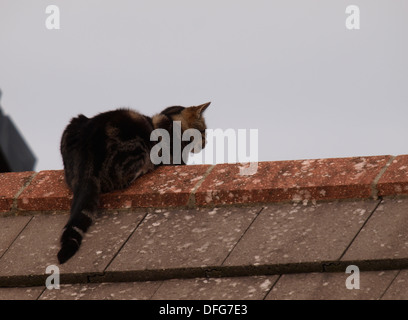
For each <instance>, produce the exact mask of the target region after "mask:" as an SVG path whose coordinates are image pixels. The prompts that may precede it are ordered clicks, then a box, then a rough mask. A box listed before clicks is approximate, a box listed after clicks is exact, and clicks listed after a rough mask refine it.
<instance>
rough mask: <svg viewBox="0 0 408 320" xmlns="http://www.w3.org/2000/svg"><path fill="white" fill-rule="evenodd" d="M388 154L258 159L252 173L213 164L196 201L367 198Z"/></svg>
mask: <svg viewBox="0 0 408 320" xmlns="http://www.w3.org/2000/svg"><path fill="white" fill-rule="evenodd" d="M389 159H390V156H376V157H355V158H334V159H316V160H294V161H276V162H259V163H258V170H257V172H256V173H255V174H254V175H251V176H242V175H240V174H239V165H235V164H222V165H217V166H216V167H215V168H214V169H213V170H212V171H211V173H210V174H209V175H208V177H207V178H206V179H205V181H204V182H203V183H202V184H201V186H200V188H199V189H198V190H197V192H196V194H195V197H196V204H197V205H222V204H239V203H241V204H244V203H257V202H278V201H309V200H312V201H313V200H333V199H345V198H369V197H370V196H371V192H372V191H371V184H372V182H373V181H374V179H375V178H376V177H377V175H378V174H379V173H380V171H381V170H382V168H383V167H384V166H385V165H386V163H387V161H388V160H389Z"/></svg>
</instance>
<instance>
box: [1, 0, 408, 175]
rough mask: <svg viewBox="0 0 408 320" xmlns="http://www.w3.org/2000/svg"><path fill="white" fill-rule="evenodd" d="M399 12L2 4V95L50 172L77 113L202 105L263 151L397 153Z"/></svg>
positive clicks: (338, 2)
mask: <svg viewBox="0 0 408 320" xmlns="http://www.w3.org/2000/svg"><path fill="white" fill-rule="evenodd" d="M50 4H54V5H57V6H58V7H59V9H60V14H61V29H60V30H47V29H46V27H45V20H46V18H47V15H46V14H45V8H46V7H47V5H50ZM350 4H354V5H357V6H359V8H360V11H361V29H360V30H353V31H351V30H347V29H346V27H345V20H346V17H347V15H346V14H345V8H346V7H347V5H350ZM407 17H408V2H407V1H406V0H392V1H390V0H381V1H380V0H365V1H362V0H360V1H358V0H352V1H343V0H334V1H327V0H314V1H312V0H292V1H290V0H284V1H272V0H268V1H259V0H255V1H249V0H245V1H237V0H234V1H232V0H220V1H214V0H206V1H201V0H200V1H191V0H190V1H187V0H184V1H182V0H178V1H177V0H176V1H175V0H173V1H165V0H158V1H147V0H146V1H144V0H143V1H123V0H121V1H100V0H99V1H96V0H95V1H89V0H86V1H84V0H82V1H79V0H70V1H61V0H53V1H42V0H36V1H32V0H0V46H1V50H0V88H1V90H2V91H3V97H2V100H1V101H0V104H1V105H2V107H3V111H4V112H5V113H6V114H8V115H10V116H11V117H12V119H13V121H14V122H15V124H16V125H17V126H18V128H19V129H20V131H21V132H22V133H23V135H24V136H25V138H26V140H27V142H28V143H29V145H30V146H31V148H32V149H33V151H34V152H35V154H36V156H37V157H38V164H37V167H36V170H38V171H39V170H46V169H61V168H62V161H61V157H60V154H59V141H60V137H61V134H62V131H63V129H64V128H65V126H66V125H67V123H68V122H69V120H70V118H71V117H73V116H76V115H77V114H79V113H83V114H85V115H87V116H93V115H95V114H97V113H99V112H102V111H106V110H109V109H114V108H117V107H131V108H133V109H135V110H138V111H140V112H142V113H144V114H147V115H153V114H154V113H157V112H159V111H160V110H161V109H163V108H164V107H167V106H170V105H185V106H188V105H196V104H201V103H204V102H206V101H212V105H211V106H210V107H209V108H208V110H207V111H206V119H207V125H208V127H209V128H214V129H215V128H221V129H227V128H233V129H244V128H246V129H258V130H259V160H261V161H269V160H286V159H311V158H327V157H345V156H361V155H382V154H395V155H396V154H406V153H408V152H407V149H408V147H407V143H406V137H408V125H407V119H408V108H407V107H408V104H407V102H408V79H407V77H408V62H407V57H408V45H407V42H408V36H407V35H408V19H407Z"/></svg>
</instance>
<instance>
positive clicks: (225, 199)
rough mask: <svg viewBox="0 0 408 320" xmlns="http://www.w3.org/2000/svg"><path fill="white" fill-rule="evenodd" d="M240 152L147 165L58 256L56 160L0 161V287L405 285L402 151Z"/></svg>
mask: <svg viewBox="0 0 408 320" xmlns="http://www.w3.org/2000/svg"><path fill="white" fill-rule="evenodd" d="M240 166H241V165H240V164H219V165H213V166H210V165H197V166H165V167H160V168H159V169H157V170H156V171H154V172H152V173H149V174H147V175H145V176H143V177H141V178H140V179H138V180H136V181H135V182H134V184H133V185H132V186H131V187H130V188H128V189H126V190H124V191H117V192H112V193H109V194H104V195H103V196H102V197H101V205H100V208H101V215H100V217H99V218H98V219H97V220H96V221H95V223H94V225H93V226H92V227H91V229H90V230H89V232H88V233H87V234H86V236H85V237H84V240H83V244H82V246H81V248H80V250H79V252H78V253H77V254H76V255H75V256H74V257H73V258H72V259H71V260H69V261H68V262H67V263H66V264H63V265H58V262H57V258H56V253H57V251H58V249H59V237H60V233H61V230H62V228H63V226H64V224H65V223H66V221H67V218H68V212H69V206H70V201H71V199H72V194H71V193H70V191H69V190H68V189H67V187H66V185H65V182H64V177H63V172H62V171H41V172H20V173H3V174H0V299H387V298H391V299H397V298H401V299H408V289H407V286H406V285H405V283H406V282H407V281H408V232H407V230H408V225H407V219H406V212H407V210H408V198H407V197H406V195H407V194H408V176H407V174H406V172H407V168H408V155H401V156H397V157H394V156H375V157H353V158H337V159H315V160H296V161H277V162H260V163H259V164H258V170H257V172H256V173H255V174H254V175H251V176H241V175H240V174H239V169H240ZM50 265H57V266H58V267H59V271H60V276H61V277H60V284H61V288H60V289H59V290H49V289H47V288H46V287H45V282H46V279H47V277H48V276H50V274H47V273H46V268H47V266H50ZM350 265H353V266H357V267H358V270H359V271H360V289H359V290H356V289H354V290H350V289H348V288H347V287H346V280H347V279H348V277H349V276H351V275H352V274H351V273H349V274H348V273H346V269H347V267H348V266H350ZM354 271H355V270H353V272H354Z"/></svg>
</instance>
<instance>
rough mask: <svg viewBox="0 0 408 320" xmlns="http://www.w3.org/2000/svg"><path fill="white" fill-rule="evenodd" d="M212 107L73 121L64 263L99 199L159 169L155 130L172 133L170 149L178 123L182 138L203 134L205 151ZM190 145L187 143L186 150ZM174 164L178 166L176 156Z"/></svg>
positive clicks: (66, 135)
mask: <svg viewBox="0 0 408 320" xmlns="http://www.w3.org/2000/svg"><path fill="white" fill-rule="evenodd" d="M209 105H210V102H207V103H204V104H202V105H199V106H193V107H181V106H173V107H168V108H166V109H164V110H163V111H162V112H160V113H159V114H156V115H154V116H153V117H148V116H144V115H142V114H140V113H138V112H136V111H133V110H130V109H117V110H113V111H107V112H103V113H100V114H98V115H96V116H95V117H93V118H87V117H86V116H84V115H82V114H81V115H78V116H77V117H76V118H73V119H72V120H71V122H70V123H69V124H68V126H67V127H66V128H65V130H64V132H63V134H62V138H61V146H60V149H61V155H62V160H63V165H64V172H65V181H66V183H67V185H68V187H69V188H70V189H71V190H72V192H73V199H72V204H71V210H70V217H69V220H68V222H67V224H66V225H65V227H64V229H63V232H62V236H61V239H60V242H61V249H60V251H59V252H58V255H57V257H58V261H59V263H60V264H63V263H65V262H66V261H67V260H69V259H70V258H71V257H72V256H73V255H74V254H75V253H76V252H77V251H78V250H79V247H80V245H81V242H82V237H83V234H84V233H85V232H86V231H87V230H88V228H89V227H90V226H91V224H92V217H94V216H95V214H96V211H97V208H98V201H99V196H100V194H101V193H106V192H110V191H113V190H120V189H124V188H127V187H128V186H129V185H130V184H131V183H132V182H133V181H134V180H135V179H137V178H138V177H140V176H141V175H143V174H146V173H147V172H149V171H152V170H154V169H155V168H156V167H157V166H158V165H154V164H153V162H152V161H151V159H150V151H151V149H152V147H153V146H154V145H155V144H156V143H159V141H161V140H159V141H151V138H150V137H151V133H152V131H153V130H155V129H165V130H167V132H168V133H169V135H170V138H171V139H170V141H171V142H170V144H171V145H170V146H169V148H170V149H171V148H172V141H173V130H172V129H173V121H180V123H181V133H182V132H184V131H185V130H187V129H197V130H199V131H200V133H201V137H202V146H201V147H202V148H204V147H205V142H206V141H205V129H206V124H205V120H204V117H203V112H204V111H205V110H206V109H207V108H208V106H209ZM188 143H190V142H188V141H187V142H185V141H183V142H182V144H181V145H182V148H183V146H185V145H186V144H188ZM182 150H183V149H182ZM182 150H181V151H182ZM198 151H200V150H197V149H195V150H194V152H198ZM170 154H173V152H170ZM170 164H173V158H172V157H171V158H170ZM174 164H177V163H174ZM181 164H185V162H184V161H181Z"/></svg>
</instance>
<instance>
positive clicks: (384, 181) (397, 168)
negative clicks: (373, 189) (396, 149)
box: [377, 155, 408, 196]
mask: <svg viewBox="0 0 408 320" xmlns="http://www.w3.org/2000/svg"><path fill="white" fill-rule="evenodd" d="M377 190H378V195H379V196H389V195H400V194H408V155H401V156H397V157H396V158H395V159H394V160H393V161H392V162H391V164H390V166H389V167H388V168H387V170H386V171H385V172H384V174H383V175H382V176H381V178H380V180H379V181H378V184H377Z"/></svg>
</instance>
